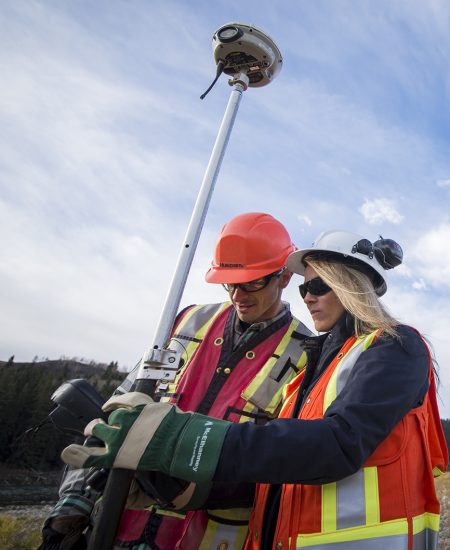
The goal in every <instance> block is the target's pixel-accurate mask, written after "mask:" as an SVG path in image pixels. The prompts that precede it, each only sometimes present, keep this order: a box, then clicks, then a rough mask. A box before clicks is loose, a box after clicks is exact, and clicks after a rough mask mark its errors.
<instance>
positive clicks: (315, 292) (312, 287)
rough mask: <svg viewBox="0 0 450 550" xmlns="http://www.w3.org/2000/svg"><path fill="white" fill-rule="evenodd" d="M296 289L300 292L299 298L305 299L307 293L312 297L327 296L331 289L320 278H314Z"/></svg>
mask: <svg viewBox="0 0 450 550" xmlns="http://www.w3.org/2000/svg"><path fill="white" fill-rule="evenodd" d="M298 289H299V290H300V296H301V297H302V298H305V296H306V295H307V294H308V292H309V293H310V294H311V295H312V296H324V295H325V294H328V292H330V291H331V290H332V289H331V288H330V287H329V286H328V285H327V284H326V283H324V282H323V281H322V279H321V278H320V277H315V278H314V279H311V280H310V281H307V282H306V283H303V284H301V285H300V286H299V287H298Z"/></svg>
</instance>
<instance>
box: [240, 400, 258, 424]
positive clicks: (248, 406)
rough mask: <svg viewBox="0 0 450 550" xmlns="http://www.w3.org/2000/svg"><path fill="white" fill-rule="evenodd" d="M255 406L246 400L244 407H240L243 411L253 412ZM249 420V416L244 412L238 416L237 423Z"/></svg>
mask: <svg viewBox="0 0 450 550" xmlns="http://www.w3.org/2000/svg"><path fill="white" fill-rule="evenodd" d="M255 409H256V407H255V406H254V405H252V404H251V403H250V402H247V403H246V404H245V405H244V407H243V408H242V410H243V411H245V412H246V413H253V412H255ZM249 420H251V418H250V416H246V415H245V414H242V415H241V416H240V418H239V423H241V422H248V421H249Z"/></svg>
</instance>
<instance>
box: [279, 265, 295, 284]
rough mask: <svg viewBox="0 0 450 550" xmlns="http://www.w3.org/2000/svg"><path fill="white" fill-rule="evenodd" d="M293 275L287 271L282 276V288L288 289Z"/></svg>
mask: <svg viewBox="0 0 450 550" xmlns="http://www.w3.org/2000/svg"><path fill="white" fill-rule="evenodd" d="M292 275H293V273H292V272H291V271H288V270H287V269H286V270H285V271H283V273H282V274H281V275H280V288H286V287H287V286H288V284H289V281H290V280H291V277H292Z"/></svg>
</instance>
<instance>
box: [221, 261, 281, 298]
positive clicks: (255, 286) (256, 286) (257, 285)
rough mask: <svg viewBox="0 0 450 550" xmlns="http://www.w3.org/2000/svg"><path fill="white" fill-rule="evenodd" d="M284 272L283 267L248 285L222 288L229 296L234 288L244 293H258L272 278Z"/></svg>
mask: <svg viewBox="0 0 450 550" xmlns="http://www.w3.org/2000/svg"><path fill="white" fill-rule="evenodd" d="M285 270H286V268H285V267H283V268H281V269H280V270H278V271H275V273H269V275H266V276H265V277H261V278H260V279H255V280H254V281H249V282H248V283H236V284H234V283H226V284H224V285H222V286H223V288H224V289H225V290H226V291H227V292H230V293H231V294H233V292H234V291H235V290H236V288H240V289H241V290H243V291H244V292H258V290H262V289H263V288H266V286H267V285H268V284H269V283H270V281H271V280H272V279H273V278H274V277H279V276H280V275H281V274H282V273H283V272H284V271H285Z"/></svg>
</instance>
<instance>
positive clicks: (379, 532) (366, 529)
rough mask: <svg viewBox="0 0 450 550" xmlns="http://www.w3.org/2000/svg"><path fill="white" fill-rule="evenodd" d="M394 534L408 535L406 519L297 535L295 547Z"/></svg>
mask: <svg viewBox="0 0 450 550" xmlns="http://www.w3.org/2000/svg"><path fill="white" fill-rule="evenodd" d="M394 535H408V522H407V521H406V519H396V520H392V521H385V522H383V523H379V524H378V525H367V526H365V525H363V526H361V527H351V528H350V529H339V530H338V531H334V532H327V533H311V534H307V535H298V536H297V548H307V547H308V546H315V545H317V544H332V543H339V542H348V541H356V540H364V539H376V538H381V537H389V536H394Z"/></svg>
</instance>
